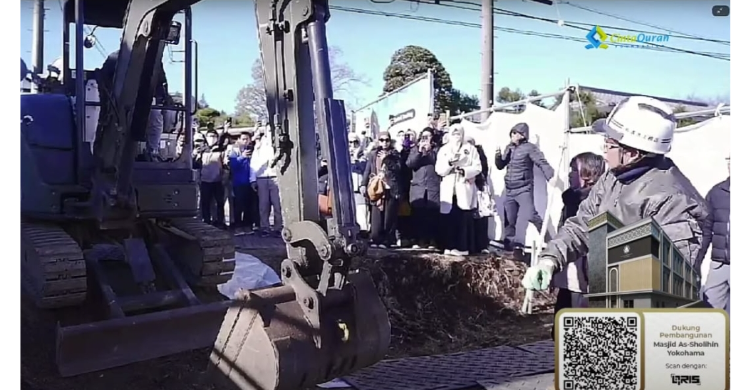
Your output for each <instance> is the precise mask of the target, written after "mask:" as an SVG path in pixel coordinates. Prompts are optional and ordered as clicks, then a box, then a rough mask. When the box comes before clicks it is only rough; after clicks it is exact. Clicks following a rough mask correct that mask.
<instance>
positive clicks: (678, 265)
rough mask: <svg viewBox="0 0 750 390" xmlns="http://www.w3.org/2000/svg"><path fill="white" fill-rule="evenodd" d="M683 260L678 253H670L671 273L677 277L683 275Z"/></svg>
mask: <svg viewBox="0 0 750 390" xmlns="http://www.w3.org/2000/svg"><path fill="white" fill-rule="evenodd" d="M684 263H685V260H683V258H682V255H680V252H679V251H676V250H675V251H673V252H672V272H674V273H675V274H677V275H680V276H682V275H684V273H683V270H684V267H685V264H684Z"/></svg>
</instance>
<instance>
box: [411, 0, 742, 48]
mask: <svg viewBox="0 0 750 390" xmlns="http://www.w3.org/2000/svg"><path fill="white" fill-rule="evenodd" d="M407 1H413V0H407ZM446 1H447V2H450V3H456V4H467V5H471V6H476V4H475V3H471V2H468V1H451V0H446ZM436 5H439V6H451V5H450V4H445V3H440V4H436ZM451 7H452V8H457V7H456V6H451ZM460 9H465V10H470V11H477V10H478V9H477V8H465V7H461V8H460ZM495 12H496V13H499V14H501V15H508V16H515V17H521V18H526V19H533V20H539V21H544V22H549V23H554V24H557V21H556V20H554V19H549V18H542V17H538V16H534V15H528V14H524V13H520V12H515V11H508V10H505V9H502V8H495ZM565 25H566V26H567V27H570V28H573V29H576V30H581V31H589V30H590V28H586V27H580V26H575V25H568V24H567V23H566V24H565ZM599 27H602V26H601V25H599ZM613 28H614V27H613ZM693 38H695V37H693ZM639 43H642V44H644V45H648V46H650V47H656V48H661V49H664V51H670V52H679V53H684V54H693V55H697V56H702V57H708V58H713V59H717V60H723V61H729V54H726V53H708V52H702V51H694V50H687V49H680V48H676V47H670V46H664V45H659V44H656V43H653V42H639ZM643 48H646V47H645V46H643Z"/></svg>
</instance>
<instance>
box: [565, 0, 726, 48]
mask: <svg viewBox="0 0 750 390" xmlns="http://www.w3.org/2000/svg"><path fill="white" fill-rule="evenodd" d="M560 3H561V4H565V5H567V6H570V7H573V8H578V9H580V10H583V11H587V12H591V13H593V14H597V15H601V16H608V17H610V18H613V19H617V20H622V21H623V22H628V23H633V24H638V25H641V26H646V27H651V28H655V29H657V30H663V31H666V32H668V33H670V34H672V36H674V35H676V34H679V35H682V36H685V37H690V38H693V39H697V40H701V41H707V42H716V43H721V44H723V45H727V46H728V45H729V42H728V41H722V40H717V39H712V38H704V37H701V36H699V35H693V34H687V33H684V32H679V31H677V30H672V29H669V28H666V27H661V26H658V25H655V24H649V23H646V22H640V21H637V20H633V19H628V18H626V17H624V16H620V15H615V14H611V13H607V12H603V11H599V10H597V9H593V8H589V7H584V6H582V5H578V4H574V3H571V2H568V1H561V2H560Z"/></svg>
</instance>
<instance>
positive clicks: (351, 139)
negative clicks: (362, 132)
mask: <svg viewBox="0 0 750 390" xmlns="http://www.w3.org/2000/svg"><path fill="white" fill-rule="evenodd" d="M348 137H349V142H354V141H359V136H358V135H357V133H349V135H348Z"/></svg>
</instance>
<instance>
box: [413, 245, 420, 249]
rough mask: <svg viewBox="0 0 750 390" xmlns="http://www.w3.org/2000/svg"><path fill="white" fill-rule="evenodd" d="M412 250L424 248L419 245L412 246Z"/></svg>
mask: <svg viewBox="0 0 750 390" xmlns="http://www.w3.org/2000/svg"><path fill="white" fill-rule="evenodd" d="M411 249H422V247H421V246H419V245H412V246H411Z"/></svg>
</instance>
